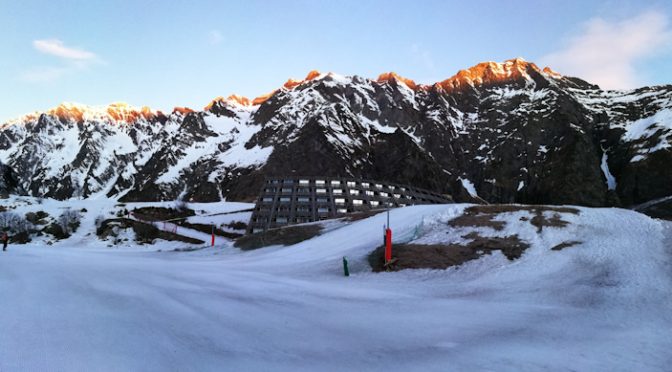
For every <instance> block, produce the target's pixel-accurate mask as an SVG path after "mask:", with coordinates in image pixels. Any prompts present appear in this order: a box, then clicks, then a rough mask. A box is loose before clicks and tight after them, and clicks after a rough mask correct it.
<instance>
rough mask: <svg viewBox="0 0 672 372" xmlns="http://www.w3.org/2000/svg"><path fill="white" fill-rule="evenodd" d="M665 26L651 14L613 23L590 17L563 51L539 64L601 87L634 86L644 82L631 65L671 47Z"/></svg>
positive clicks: (662, 18)
mask: <svg viewBox="0 0 672 372" xmlns="http://www.w3.org/2000/svg"><path fill="white" fill-rule="evenodd" d="M668 26H669V25H668V19H667V16H666V15H665V14H662V13H660V12H654V11H647V12H644V13H641V14H639V15H637V16H634V17H632V18H628V19H624V20H620V21H615V22H610V21H607V20H604V19H602V18H593V19H591V20H589V21H588V22H586V24H584V25H583V28H582V30H581V32H580V33H579V34H577V35H576V36H574V37H572V38H571V39H569V40H568V43H567V45H566V46H565V47H564V49H562V50H559V51H557V52H554V53H551V54H547V55H546V56H544V57H542V58H541V60H540V62H541V63H543V64H544V65H548V66H550V67H551V68H552V69H554V70H556V71H558V72H560V73H562V74H564V75H572V76H576V77H579V78H582V79H585V80H587V81H589V82H591V83H596V84H598V85H600V86H601V87H602V88H606V89H628V88H634V87H638V86H641V85H643V84H644V82H643V81H641V77H640V76H639V75H638V73H637V71H636V69H635V63H636V62H639V61H642V60H645V59H646V58H648V57H651V56H653V55H655V54H656V53H658V52H660V51H661V50H662V49H665V48H669V47H670V46H671V45H672V44H671V41H672V32H671V31H670V29H669V27H668Z"/></svg>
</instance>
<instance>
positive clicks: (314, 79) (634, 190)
mask: <svg viewBox="0 0 672 372" xmlns="http://www.w3.org/2000/svg"><path fill="white" fill-rule="evenodd" d="M249 102H250V101H249V100H246V99H241V97H237V98H236V99H235V100H230V99H218V100H216V101H213V103H211V104H210V105H208V107H207V108H206V110H205V111H200V112H189V111H188V110H176V111H175V112H173V114H171V115H168V116H165V115H163V114H158V113H157V114H153V113H147V112H143V114H142V115H139V114H138V115H131V116H130V117H131V120H126V121H124V122H122V123H120V122H119V121H118V120H116V121H115V120H112V119H111V118H109V117H106V116H105V115H104V114H100V115H88V116H87V115H84V116H81V115H80V117H73V116H72V115H71V116H67V115H65V116H66V117H63V116H64V114H63V110H61V111H59V112H57V113H45V114H44V115H41V116H39V117H31V118H25V119H24V120H21V121H19V122H13V123H8V124H5V125H4V126H0V161H1V160H3V159H5V160H6V163H7V164H8V165H9V166H11V167H12V168H13V169H14V170H15V171H16V175H17V179H18V183H19V185H20V186H21V187H22V188H23V189H25V190H27V192H29V193H30V194H32V195H40V196H50V197H56V198H69V197H90V196H92V195H99V194H102V195H107V196H109V197H114V198H121V199H122V200H128V201H140V200H162V199H175V198H178V197H181V198H186V199H189V200H194V201H214V200H220V199H222V198H227V199H228V200H252V199H253V198H254V197H255V196H256V195H257V193H258V191H259V188H260V186H261V184H262V182H263V179H264V177H265V176H267V175H272V176H281V175H285V174H286V175H306V176H310V175H327V176H354V177H365V178H369V179H379V180H381V181H390V182H398V183H409V184H413V185H416V186H418V187H422V188H426V189H430V190H434V191H437V192H441V193H448V194H452V195H453V196H454V197H455V199H457V200H464V201H469V200H474V199H478V198H480V199H482V200H486V201H488V202H507V203H508V202H519V203H550V204H578V205H587V206H631V205H634V204H640V203H643V202H646V201H649V200H652V199H657V198H663V197H666V196H669V195H672V173H671V172H669V169H670V167H671V166H672V152H671V151H670V146H671V143H670V141H672V134H671V130H672V113H671V112H672V111H671V110H672V86H659V87H646V88H642V89H637V90H633V91H622V92H620V91H619V92H615V91H603V90H600V89H599V88H598V87H597V86H594V85H591V84H589V83H587V82H584V81H582V80H580V79H576V78H568V77H563V76H560V75H558V74H556V73H554V72H552V71H550V70H541V69H539V68H537V67H536V66H535V65H534V64H531V63H527V62H524V61H521V60H512V61H507V62H505V63H501V64H496V63H485V64H479V65H477V66H474V67H472V68H471V69H469V70H463V71H461V72H460V73H458V74H457V75H456V76H455V77H453V78H450V79H448V80H446V81H444V82H440V83H437V84H434V85H432V86H417V85H416V84H415V83H413V82H412V81H409V80H407V79H403V78H400V77H398V76H396V75H393V74H387V75H385V78H384V79H383V78H382V77H381V79H379V80H377V81H374V80H369V79H364V78H361V77H356V76H355V77H341V76H338V75H333V74H322V75H319V74H312V75H311V77H310V79H308V78H307V79H306V80H305V81H303V82H302V83H300V84H294V85H292V86H291V87H289V88H288V87H285V88H281V89H280V90H278V91H276V92H275V93H274V94H272V95H271V96H270V98H268V99H264V100H257V103H260V104H258V105H250V104H249ZM472 184H473V191H475V192H476V194H477V195H471V194H470V191H472V190H471V189H470V187H465V185H467V186H468V185H472Z"/></svg>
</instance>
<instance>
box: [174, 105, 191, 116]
mask: <svg viewBox="0 0 672 372" xmlns="http://www.w3.org/2000/svg"><path fill="white" fill-rule="evenodd" d="M192 112H194V110H192V109H190V108H189V107H179V106H178V107H175V108H173V114H180V115H182V116H185V115H187V114H189V113H192Z"/></svg>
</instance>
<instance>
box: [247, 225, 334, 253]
mask: <svg viewBox="0 0 672 372" xmlns="http://www.w3.org/2000/svg"><path fill="white" fill-rule="evenodd" d="M321 231H322V226H320V225H300V226H288V227H283V228H280V229H272V230H268V231H264V232H260V233H256V234H251V235H245V236H243V237H241V238H239V239H238V240H236V242H235V243H234V246H235V247H238V248H240V249H242V250H244V251H249V250H253V249H258V248H263V247H267V246H270V245H292V244H296V243H300V242H302V241H304V240H308V239H310V238H313V237H315V236H317V235H319V234H320V232H321Z"/></svg>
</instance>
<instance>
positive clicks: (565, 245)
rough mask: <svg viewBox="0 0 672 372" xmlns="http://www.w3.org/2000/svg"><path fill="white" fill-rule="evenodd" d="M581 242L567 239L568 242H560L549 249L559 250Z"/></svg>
mask: <svg viewBox="0 0 672 372" xmlns="http://www.w3.org/2000/svg"><path fill="white" fill-rule="evenodd" d="M581 243H582V242H579V241H575V240H572V241H568V242H562V243H560V244H558V245H556V246H555V247H553V248H551V250H552V251H561V250H563V249H565V248H569V247H573V246H575V245H577V244H581Z"/></svg>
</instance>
